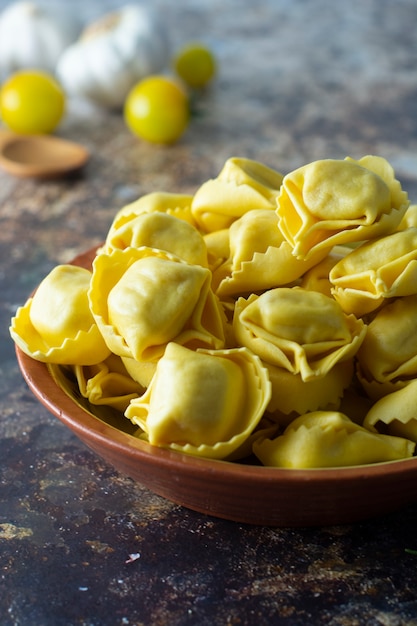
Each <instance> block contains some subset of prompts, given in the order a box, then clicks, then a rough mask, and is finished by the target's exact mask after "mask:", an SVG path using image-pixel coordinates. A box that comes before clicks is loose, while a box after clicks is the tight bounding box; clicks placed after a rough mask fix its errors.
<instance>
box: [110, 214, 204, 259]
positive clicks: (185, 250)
mask: <svg viewBox="0 0 417 626" xmlns="http://www.w3.org/2000/svg"><path fill="white" fill-rule="evenodd" d="M142 246H146V247H148V248H158V249H159V250H165V251H166V252H172V253H173V254H175V255H176V256H178V257H180V258H181V259H182V260H183V261H187V263H190V264H191V265H202V266H203V267H207V265H208V259H207V247H206V244H205V242H204V239H203V236H202V235H201V234H200V233H199V232H198V231H197V230H196V229H195V228H194V227H193V226H192V225H191V224H189V223H188V222H186V221H184V220H182V219H180V218H178V217H175V216H173V215H170V214H169V213H159V212H156V213H140V214H139V215H138V216H136V217H134V218H133V219H131V220H129V221H128V222H125V223H124V224H122V225H121V226H119V228H115V227H113V229H112V231H111V233H110V234H109V236H108V237H107V239H106V244H105V247H104V250H103V251H104V252H106V253H107V254H110V253H111V252H112V251H113V250H115V249H119V250H124V249H125V248H130V247H132V248H140V247H142Z"/></svg>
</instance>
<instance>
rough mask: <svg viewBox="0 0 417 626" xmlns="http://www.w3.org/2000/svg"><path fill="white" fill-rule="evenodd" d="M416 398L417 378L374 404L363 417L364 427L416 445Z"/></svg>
mask: <svg viewBox="0 0 417 626" xmlns="http://www.w3.org/2000/svg"><path fill="white" fill-rule="evenodd" d="M416 398H417V378H415V379H414V380H412V381H411V382H409V383H408V384H407V385H406V386H405V387H403V388H402V389H399V390H398V391H393V392H392V393H390V394H388V395H386V396H384V397H382V398H380V399H379V400H378V401H377V402H375V404H374V405H373V406H372V407H371V408H370V409H369V411H368V412H367V414H366V416H365V419H364V422H363V423H364V426H366V428H368V429H369V430H374V431H375V432H383V433H388V434H390V435H396V436H398V437H406V438H407V439H410V440H411V441H414V442H416V443H417V404H416Z"/></svg>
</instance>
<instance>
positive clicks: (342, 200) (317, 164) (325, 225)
mask: <svg viewBox="0 0 417 626" xmlns="http://www.w3.org/2000/svg"><path fill="white" fill-rule="evenodd" d="M371 166H373V168H372V169H371ZM373 170H375V171H373ZM376 171H377V173H375V172H376ZM398 185H399V183H398V181H396V180H395V178H394V177H393V174H392V168H391V166H389V164H388V163H387V162H386V161H385V160H384V159H380V158H378V157H368V158H364V160H362V161H353V160H352V159H345V160H337V159H324V160H320V161H313V162H312V163H309V164H307V165H304V166H302V167H300V168H299V169H297V170H294V171H293V172H290V173H289V174H287V175H286V176H285V177H284V179H283V182H282V186H281V190H280V194H279V197H278V200H277V214H278V217H279V222H278V224H279V228H280V230H281V232H282V234H283V235H284V237H285V238H286V239H287V241H288V242H289V243H290V244H291V245H292V247H293V254H294V255H295V256H296V257H299V258H308V257H309V256H311V255H312V254H313V253H315V252H316V251H317V250H322V249H327V250H330V248H332V247H333V246H335V245H343V244H346V243H350V242H357V241H363V240H365V239H375V238H376V237H381V236H382V235H385V234H388V233H391V232H394V231H395V230H396V228H397V226H398V225H399V223H400V221H401V219H402V217H403V215H404V213H405V211H406V209H407V207H408V204H409V202H408V196H407V194H406V193H405V192H403V191H402V190H401V188H399V187H398Z"/></svg>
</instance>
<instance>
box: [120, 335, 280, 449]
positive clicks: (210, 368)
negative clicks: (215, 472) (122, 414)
mask: <svg viewBox="0 0 417 626" xmlns="http://www.w3.org/2000/svg"><path fill="white" fill-rule="evenodd" d="M270 393H271V392H270V382H269V379H268V374H267V372H266V370H265V369H264V368H263V367H262V365H261V362H260V360H259V359H258V358H257V357H256V356H254V355H253V354H252V353H251V352H250V351H249V350H246V349H245V348H237V349H230V350H217V351H204V350H197V351H192V350H189V349H188V348H184V347H183V346H179V345H178V344H175V343H170V344H168V346H167V348H166V350H165V353H164V356H163V357H162V358H161V359H160V360H159V362H158V365H157V368H156V373H155V376H154V377H153V379H152V382H151V384H150V385H149V387H148V390H147V392H146V393H145V394H144V395H143V396H142V397H141V398H140V399H138V400H133V401H132V402H131V403H130V406H129V407H128V409H127V410H126V416H127V417H128V418H129V419H131V420H132V421H133V422H134V423H135V424H137V425H138V426H140V427H141V428H142V429H143V430H144V431H145V432H146V434H147V436H148V440H149V442H150V443H151V444H155V445H162V446H170V447H171V448H173V449H175V450H180V451H183V452H188V453H192V454H195V455H197V456H205V457H209V458H225V457H227V456H229V455H230V454H232V453H233V452H234V451H235V450H236V449H237V448H238V447H239V446H240V445H242V443H243V442H244V441H245V439H247V438H248V437H249V436H250V434H251V433H252V431H253V430H254V428H255V427H256V426H257V425H258V423H259V421H260V420H261V418H262V415H263V413H264V411H265V408H266V406H267V404H268V402H269V398H270Z"/></svg>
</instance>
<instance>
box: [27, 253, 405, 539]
mask: <svg viewBox="0 0 417 626" xmlns="http://www.w3.org/2000/svg"><path fill="white" fill-rule="evenodd" d="M93 255H94V251H89V252H87V253H86V254H84V255H82V256H80V257H77V259H75V260H74V264H77V265H82V266H85V267H89V266H90V264H91V260H92V257H93ZM16 353H17V359H18V363H19V366H20V368H21V371H22V374H23V376H24V378H25V380H26V382H27V384H28V386H29V388H30V389H31V391H32V392H33V394H34V395H35V396H36V397H37V399H38V400H39V401H40V402H41V403H42V404H43V405H44V406H45V407H46V408H47V409H48V410H49V411H50V412H51V413H52V414H53V415H55V416H56V417H57V418H58V419H59V420H61V422H63V423H64V424H65V425H66V426H67V427H68V428H70V429H71V430H72V431H73V432H74V433H75V435H77V437H78V438H79V439H80V440H81V441H83V442H84V443H85V444H86V445H87V446H89V447H90V448H91V449H92V450H93V451H94V452H95V453H97V454H98V455H99V456H101V457H102V458H103V459H105V460H106V461H108V462H109V463H110V464H111V465H113V466H114V467H115V468H116V469H117V470H118V471H120V472H121V473H123V474H125V475H127V476H130V477H131V478H133V479H134V480H136V481H138V482H139V483H141V484H142V485H144V486H145V487H148V488H149V489H151V490H152V491H153V492H155V493H157V494H159V495H160V496H163V497H165V498H167V499H168V500H171V501H173V502H175V503H177V504H180V505H183V506H185V507H187V508H190V509H193V510H195V511H199V512H201V513H205V514H208V515H213V516H215V517H219V518H224V519H228V520H232V521H236V522H241V523H249V524H260V525H268V526H280V527H296V526H322V525H323V526H324V525H334V524H345V523H352V522H356V521H360V520H364V519H367V518H370V517H375V516H378V515H382V514H386V513H389V512H392V511H395V510H398V509H400V508H401V507H402V506H404V505H406V504H409V503H411V502H412V501H414V500H417V458H413V459H408V460H404V461H395V462H390V463H378V464H373V465H366V466H356V467H349V468H337V469H315V470H288V469H275V468H267V467H261V466H257V465H249V464H241V463H229V462H224V461H213V460H208V459H202V458H196V457H192V456H189V455H185V454H180V453H178V452H174V451H170V450H165V449H162V448H157V447H155V446H151V445H149V444H148V443H146V442H143V441H141V440H139V439H137V438H135V437H134V436H133V435H132V434H131V432H132V431H131V428H130V423H129V421H128V420H127V419H125V418H122V419H120V420H119V421H118V420H117V419H115V418H114V416H111V415H107V414H104V413H97V411H96V410H95V412H96V414H93V412H92V411H91V410H90V409H91V407H87V406H85V407H84V406H82V404H81V403H80V399H79V398H76V397H75V394H74V396H73V397H72V396H71V394H69V393H68V392H65V391H64V390H63V388H62V386H61V385H60V384H59V382H57V380H56V378H53V377H52V376H51V374H50V373H49V370H48V368H47V366H46V365H45V364H43V363H40V362H38V361H34V360H33V359H31V358H30V357H28V356H26V355H25V354H24V353H23V352H22V351H21V350H20V349H19V348H16Z"/></svg>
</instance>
